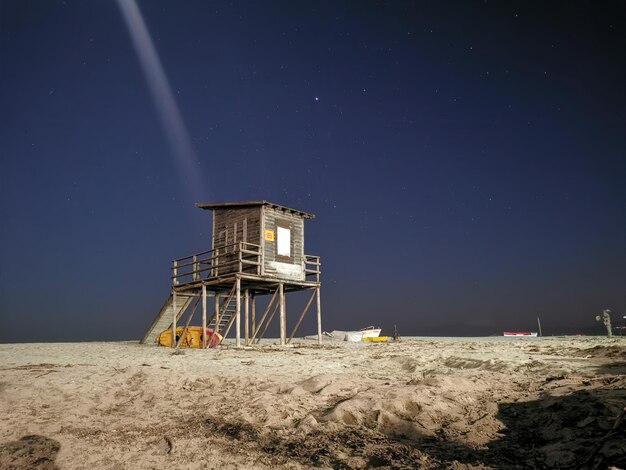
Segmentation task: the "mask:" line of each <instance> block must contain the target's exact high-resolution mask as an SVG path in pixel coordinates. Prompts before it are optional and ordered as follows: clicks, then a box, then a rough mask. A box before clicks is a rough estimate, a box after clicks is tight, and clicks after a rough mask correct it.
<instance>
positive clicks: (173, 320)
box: [172, 291, 178, 348]
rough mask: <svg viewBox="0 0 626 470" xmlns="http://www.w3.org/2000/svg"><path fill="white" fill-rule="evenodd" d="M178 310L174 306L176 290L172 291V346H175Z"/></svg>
mask: <svg viewBox="0 0 626 470" xmlns="http://www.w3.org/2000/svg"><path fill="white" fill-rule="evenodd" d="M177 313H178V310H177V308H176V291H173V292H172V347H173V348H175V347H176V316H177Z"/></svg>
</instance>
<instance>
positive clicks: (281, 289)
mask: <svg viewBox="0 0 626 470" xmlns="http://www.w3.org/2000/svg"><path fill="white" fill-rule="evenodd" d="M278 290H279V294H278V295H279V296H280V297H279V298H278V301H279V302H280V344H281V346H284V345H285V339H286V332H285V323H286V322H285V289H284V287H283V284H282V282H281V283H280V284H279V285H278Z"/></svg>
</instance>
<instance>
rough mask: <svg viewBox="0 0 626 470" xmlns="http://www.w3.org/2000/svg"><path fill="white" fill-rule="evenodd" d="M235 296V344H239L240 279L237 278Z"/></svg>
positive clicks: (238, 345)
mask: <svg viewBox="0 0 626 470" xmlns="http://www.w3.org/2000/svg"><path fill="white" fill-rule="evenodd" d="M235 295H236V296H237V299H236V301H237V303H236V306H237V310H236V312H235V315H236V318H235V346H237V347H240V346H241V279H239V278H237V291H236V293H235Z"/></svg>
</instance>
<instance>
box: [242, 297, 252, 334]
mask: <svg viewBox="0 0 626 470" xmlns="http://www.w3.org/2000/svg"><path fill="white" fill-rule="evenodd" d="M249 297H250V291H248V289H246V290H244V291H243V336H244V344H245V345H246V346H248V341H249V339H250V298H249Z"/></svg>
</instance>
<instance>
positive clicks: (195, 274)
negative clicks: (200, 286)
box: [191, 255, 199, 281]
mask: <svg viewBox="0 0 626 470" xmlns="http://www.w3.org/2000/svg"><path fill="white" fill-rule="evenodd" d="M192 262H193V264H192V267H193V273H192V275H191V278H192V279H193V280H194V281H197V280H198V276H199V273H198V256H197V255H193V260H192Z"/></svg>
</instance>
